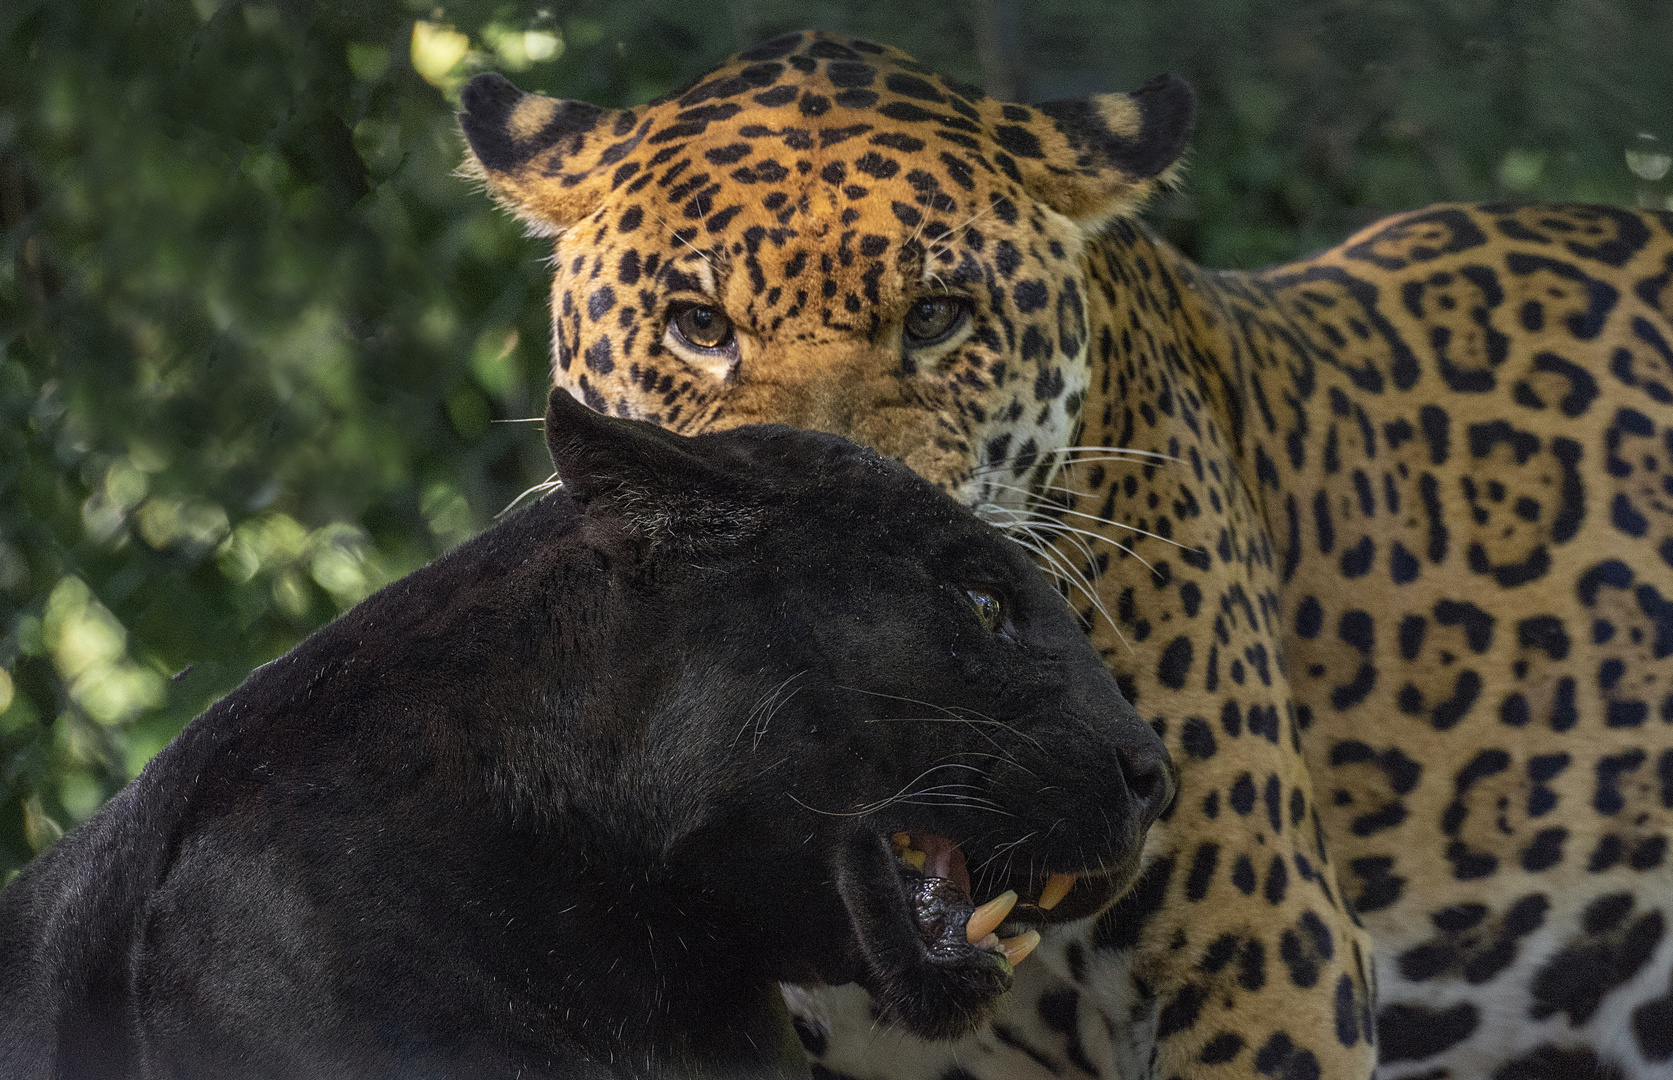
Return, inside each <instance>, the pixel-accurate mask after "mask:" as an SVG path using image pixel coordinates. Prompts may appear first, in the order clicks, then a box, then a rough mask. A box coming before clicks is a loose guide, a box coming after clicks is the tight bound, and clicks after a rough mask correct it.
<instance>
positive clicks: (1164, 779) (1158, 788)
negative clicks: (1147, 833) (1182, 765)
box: [1120, 738, 1179, 825]
mask: <svg viewBox="0 0 1673 1080" xmlns="http://www.w3.org/2000/svg"><path fill="white" fill-rule="evenodd" d="M1120 756H1121V774H1122V776H1123V778H1125V779H1126V781H1127V790H1128V791H1130V792H1132V793H1133V798H1134V799H1135V800H1137V802H1138V804H1139V814H1140V816H1141V817H1142V818H1143V819H1144V823H1145V825H1149V824H1150V823H1151V822H1153V821H1155V820H1156V819H1157V818H1159V817H1161V816H1162V813H1163V812H1164V811H1166V810H1167V808H1168V806H1169V805H1170V804H1171V803H1172V802H1173V799H1174V796H1175V795H1176V794H1178V791H1179V780H1178V774H1179V770H1178V768H1177V767H1176V766H1175V765H1174V763H1173V758H1171V757H1169V756H1168V748H1167V747H1165V746H1163V745H1162V740H1160V739H1156V738H1151V739H1148V740H1145V741H1144V742H1141V743H1140V744H1139V745H1137V746H1125V747H1122V749H1121V751H1120Z"/></svg>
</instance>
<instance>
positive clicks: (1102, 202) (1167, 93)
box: [995, 75, 1197, 229]
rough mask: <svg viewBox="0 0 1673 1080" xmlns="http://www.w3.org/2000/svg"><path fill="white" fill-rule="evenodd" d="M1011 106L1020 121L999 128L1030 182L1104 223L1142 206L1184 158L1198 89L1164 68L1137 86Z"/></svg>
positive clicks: (1065, 211) (1082, 220) (1035, 190)
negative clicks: (1163, 72)
mask: <svg viewBox="0 0 1673 1080" xmlns="http://www.w3.org/2000/svg"><path fill="white" fill-rule="evenodd" d="M1032 111H1038V112H1039V113H1041V114H1043V115H1041V116H1033V115H1031V112H1032ZM1004 114H1005V117H1006V118H1007V119H1012V118H1015V119H1016V120H1018V121H1020V123H1019V124H1017V125H1016V126H1009V127H1006V126H1001V127H999V128H997V129H996V130H995V135H996V137H997V138H998V139H999V142H1000V145H1001V146H1003V147H1004V148H1005V149H1006V150H1007V151H1008V152H1009V153H1010V154H1011V155H1012V156H1013V157H1014V158H1015V161H1016V165H1017V168H1018V170H1019V171H1020V172H1021V174H1022V179H1023V185H1024V186H1025V187H1027V188H1028V190H1029V191H1030V192H1031V193H1032V194H1033V195H1034V196H1035V197H1036V198H1038V199H1040V200H1041V201H1042V202H1044V203H1045V204H1046V205H1048V206H1050V207H1051V208H1052V209H1053V210H1056V211H1057V212H1058V213H1060V214H1062V215H1063V216H1065V217H1067V218H1069V219H1070V220H1072V221H1075V222H1077V223H1079V224H1081V225H1082V226H1085V227H1087V228H1091V229H1096V228H1098V227H1100V226H1102V225H1103V224H1104V223H1105V222H1106V221H1108V220H1109V219H1110V218H1112V217H1116V216H1118V215H1120V214H1123V213H1128V212H1130V211H1131V210H1133V209H1134V208H1136V207H1137V206H1138V204H1139V203H1140V202H1142V201H1143V200H1144V197H1145V196H1146V195H1148V194H1149V193H1150V190H1151V188H1153V187H1154V186H1155V184H1156V181H1157V178H1159V177H1162V176H1163V174H1164V173H1166V172H1167V170H1168V169H1169V168H1171V167H1172V166H1173V165H1174V164H1175V163H1176V162H1177V161H1178V160H1179V157H1180V155H1181V154H1183V153H1184V152H1185V144H1186V143H1187V142H1188V141H1189V140H1190V138H1191V128H1192V126H1193V125H1194V123H1195V121H1196V114H1197V96H1196V94H1195V93H1193V92H1192V90H1191V87H1190V85H1189V84H1187V83H1186V82H1185V81H1184V80H1182V79H1176V78H1174V77H1173V76H1172V75H1158V76H1156V78H1154V79H1151V80H1150V81H1149V82H1147V83H1145V84H1144V85H1143V86H1141V87H1139V88H1138V89H1137V90H1134V91H1133V92H1132V93H1130V94H1094V95H1092V96H1091V97H1084V98H1062V99H1060V100H1057V101H1045V102H1041V103H1040V104H1038V105H1035V106H1033V107H1032V110H1030V109H1029V108H1027V107H1022V106H1016V105H1007V106H1004Z"/></svg>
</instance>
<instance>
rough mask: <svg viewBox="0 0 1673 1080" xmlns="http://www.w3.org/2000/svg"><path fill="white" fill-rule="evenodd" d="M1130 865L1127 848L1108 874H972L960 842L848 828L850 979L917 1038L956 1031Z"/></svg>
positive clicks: (1098, 901)
mask: <svg viewBox="0 0 1673 1080" xmlns="http://www.w3.org/2000/svg"><path fill="white" fill-rule="evenodd" d="M1035 861H1037V860H1031V862H1035ZM1136 865H1137V852H1136V850H1134V851H1132V852H1130V853H1129V854H1128V855H1126V856H1125V857H1123V858H1121V859H1120V865H1119V866H1118V867H1117V868H1116V869H1115V870H1113V871H1112V870H1110V869H1109V868H1108V867H1107V866H1106V865H1100V866H1098V867H1096V868H1095V869H1093V870H1090V871H1080V872H1075V873H1068V872H1061V871H1059V872H1049V871H1039V870H1036V871H1034V872H1024V873H1021V874H1016V875H1009V874H1005V873H1000V872H980V871H979V872H978V873H976V874H975V875H972V874H971V871H970V868H969V866H967V864H966V856H965V853H964V850H963V848H962V847H961V846H960V845H959V844H958V843H957V842H955V841H953V840H951V839H948V838H947V837H946V836H944V835H942V834H939V833H931V832H928V831H919V830H910V829H909V830H898V831H892V832H889V833H886V834H879V833H873V832H857V833H854V834H851V835H850V838H849V841H848V843H847V844H846V845H845V849H844V852H843V854H842V857H841V861H840V872H839V876H838V882H839V886H838V887H839V892H840V893H841V896H842V901H843V904H844V906H845V907H846V908H847V909H848V913H849V917H850V919H851V920H852V922H853V925H854V930H855V938H854V940H855V943H856V944H857V946H858V949H859V952H860V955H861V957H862V959H863V963H862V969H863V974H862V975H861V976H860V981H861V982H862V983H863V984H864V985H865V986H866V988H867V989H868V990H869V991H871V994H872V998H873V1000H874V1001H875V1003H876V1004H877V1007H878V1010H879V1012H880V1013H881V1015H882V1016H883V1018H884V1019H886V1020H888V1021H889V1022H891V1023H894V1024H897V1025H899V1026H902V1027H905V1028H907V1029H909V1030H911V1031H914V1032H916V1033H917V1034H919V1035H921V1036H924V1037H927V1038H949V1037H953V1036H956V1035H959V1034H962V1033H964V1032H966V1031H968V1030H970V1029H971V1028H973V1027H974V1026H975V1024H976V1023H978V1022H979V1021H981V1020H982V1019H984V1018H985V1017H986V1016H988V1015H991V1013H992V1011H993V1010H994V1009H995V1008H996V1007H997V1004H998V1001H999V999H1000V996H1001V995H1002V994H1003V993H1004V992H1005V991H1006V990H1009V989H1010V987H1011V983H1012V978H1013V972H1014V968H1015V966H1016V965H1017V964H1019V963H1021V962H1022V960H1023V959H1024V958H1026V957H1027V956H1028V955H1029V953H1031V952H1032V951H1033V950H1034V948H1035V947H1036V946H1037V945H1038V944H1039V943H1040V930H1041V929H1042V928H1044V927H1046V926H1047V925H1051V924H1056V923H1064V922H1070V921H1074V920H1076V919H1084V918H1088V917H1090V916H1093V915H1097V914H1099V913H1100V912H1102V911H1104V910H1105V909H1107V908H1108V907H1109V906H1110V905H1111V904H1112V903H1114V901H1115V899H1116V898H1117V897H1118V896H1119V895H1120V893H1121V891H1122V890H1123V889H1125V888H1126V887H1127V886H1128V885H1129V884H1130V883H1131V879H1132V876H1133V871H1134V869H1135V868H1136ZM973 879H974V881H975V883H976V884H975V885H974V886H973ZM978 897H979V898H981V900H982V902H980V903H978V902H977V898H978Z"/></svg>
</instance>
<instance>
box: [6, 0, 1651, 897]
mask: <svg viewBox="0 0 1673 1080" xmlns="http://www.w3.org/2000/svg"><path fill="white" fill-rule="evenodd" d="M972 12H973V13H972ZM415 23H422V25H420V26H418V27H417V28H416V34H415ZM805 25H813V26H826V27H830V28H832V29H841V30H848V31H852V32H858V33H863V34H866V35H868V36H871V37H874V38H877V39H879V40H884V41H888V42H891V43H894V44H897V45H900V46H901V47H903V48H906V49H907V50H908V51H910V52H913V53H914V54H915V55H917V56H918V57H919V58H921V59H923V60H925V61H926V62H928V63H931V64H932V65H934V66H936V67H938V68H940V69H941V70H944V71H946V72H948V73H949V74H952V75H957V76H959V77H962V78H965V79H971V80H975V81H979V82H985V83H986V84H987V85H988V86H990V87H991V88H993V89H994V90H995V91H996V92H1005V93H1008V94H1012V95H1014V96H1015V97H1017V98H1018V99H1023V100H1041V99H1045V98H1049V97H1057V96H1065V95H1070V94H1076V93H1082V92H1086V91H1089V90H1095V89H1111V88H1118V87H1130V86H1133V85H1136V84H1137V83H1139V82H1140V81H1142V80H1143V79H1144V78H1146V77H1148V76H1149V75H1151V74H1154V73H1156V72H1158V71H1164V70H1170V71H1173V72H1176V73H1178V74H1181V75H1183V76H1185V77H1187V78H1188V79H1190V80H1191V81H1192V82H1193V83H1194V85H1195V86H1196V87H1197V89H1198V91H1199V92H1200V94H1201V96H1202V111H1201V121H1200V125H1199V134H1198V138H1197V140H1196V149H1195V151H1194V153H1193V156H1192V160H1191V169H1190V171H1189V175H1188V183H1187V185H1186V187H1185V188H1184V189H1183V190H1182V191H1180V192H1177V193H1173V194H1170V195H1168V196H1165V197H1163V198H1162V199H1161V200H1159V201H1158V203H1157V205H1156V206H1155V207H1153V209H1152V214H1151V216H1152V220H1153V221H1155V222H1156V223H1157V224H1158V225H1159V227H1161V228H1162V229H1163V230H1164V232H1165V233H1166V234H1167V235H1168V236H1169V237H1170V238H1171V239H1172V240H1174V242H1175V243H1178V244H1179V245H1181V246H1182V247H1183V248H1185V250H1186V251H1187V252H1188V253H1190V254H1192V255H1193V256H1195V257H1198V258H1200V259H1203V260H1204V261H1206V262H1207V263H1209V264H1210V265H1221V266H1226V265H1245V266H1246V265H1257V264H1260V263H1262V262H1268V261H1274V260H1278V259H1282V258H1285V257H1289V256H1292V255H1295V254H1298V253H1300V252H1303V251H1305V250H1308V249H1312V248H1317V247H1321V246H1324V245H1325V244H1328V243H1331V242H1334V241H1335V240H1337V239H1340V238H1341V237H1343V236H1345V235H1346V234H1347V233H1348V232H1349V231H1351V230H1352V229H1353V228H1355V227H1357V226H1359V225H1361V224H1364V223H1366V222H1367V221H1369V220H1372V219H1373V218H1375V217H1376V216H1379V215H1380V214H1382V213H1384V212H1387V211H1389V210H1392V209H1397V208H1400V207H1405V206H1414V205H1419V204H1422V203H1425V202H1429V201H1434V200H1438V199H1449V198H1489V197H1496V196H1516V197H1539V198H1555V199H1569V198H1576V199H1588V200H1597V201H1606V202H1616V203H1632V202H1635V201H1637V202H1648V203H1653V204H1657V205H1661V204H1664V203H1665V202H1666V200H1668V199H1669V198H1673V186H1670V183H1669V181H1668V179H1667V178H1666V171H1667V166H1666V154H1667V153H1668V151H1667V149H1666V147H1668V146H1669V145H1673V130H1669V129H1668V127H1667V125H1668V124H1669V123H1673V64H1670V63H1668V60H1667V57H1666V56H1665V55H1664V54H1665V52H1666V49H1667V47H1668V43H1669V42H1673V5H1668V4H1666V3H1664V2H1662V0H1636V2H1634V0H1613V2H1610V0H1534V2H1528V0H1427V2H1420V3H1411V2H1394V0H1332V2H1320V0H1306V2H1296V0H1220V2H1217V3H1206V2H1199V3H1174V2H1162V0H1152V2H1147V3H1128V4H1123V5H1120V6H1113V5H1109V4H1106V3H1103V2H1101V0H1034V2H1032V3H1029V4H1026V5H1023V4H1019V3H1017V2H1016V0H987V2H986V3H983V4H979V5H977V6H976V7H975V8H974V9H966V8H964V7H962V6H958V5H943V4H927V3H925V4H908V3H901V2H898V0H896V2H891V3H883V2H878V0H867V2H861V3H852V4H846V5H843V6H841V7H838V6H835V5H832V4H829V3H816V2H810V0H801V2H789V0H755V2H751V0H731V2H729V3H725V4H719V5H693V4H690V3H674V2H672V0H643V2H637V3H624V2H619V0H575V2H573V3H566V4H563V5H554V6H553V7H551V8H540V7H536V6H534V5H521V6H520V5H514V4H502V3H493V2H482V0H459V2H456V3H448V4H447V5H446V7H445V10H444V9H440V8H436V7H434V6H432V0H423V2H418V0H409V2H408V3H406V4H404V5H403V4H402V3H399V2H390V3H384V4H372V3H364V4H334V5H324V4H321V5H318V6H317V7H316V6H312V5H308V4H305V3H302V2H299V0H271V2H258V0H190V2H187V0H174V2H162V0H10V2H9V3H7V4H5V5H0V225H3V228H4V233H3V240H0V243H3V244H4V251H3V252H0V880H3V879H4V875H6V874H7V873H8V872H9V871H11V870H14V869H15V868H16V867H18V866H20V865H21V864H22V863H23V862H24V861H26V860H27V859H29V858H30V857H32V855H33V853H34V852H36V851H38V850H40V849H41V848H43V847H44V846H45V845H46V844H48V843H50V842H51V840H52V839H53V838H55V837H56V836H57V835H58V833H59V832H60V831H61V830H62V829H63V828H68V827H71V826H73V825H74V824H75V823H76V822H78V821H80V820H83V819H85V818H86V817H87V816H88V815H89V814H90V813H92V812H93V811H94V810H95V809H96V808H97V807H98V806H99V805H100V804H101V802H102V801H103V800H104V799H105V798H107V797H109V795H110V794H111V793H112V792H114V791H115V790H116V788H118V787H119V786H120V785H121V784H123V783H124V782H126V781H127V780H128V779H129V778H131V777H133V776H134V775H136V774H137V772H138V770H139V769H140V768H142V767H143V765H144V763H145V761H146V760H147V759H148V758H149V757H150V756H151V755H152V754H153V753H155V752H156V751H157V750H158V749H159V748H160V747H161V746H163V745H164V744H165V743H166V742H167V741H168V739H170V738H171V737H172V736H173V735H174V734H175V733H176V732H178V731H179V729H180V728H181V726H182V725H183V724H184V723H185V722H186V721H187V720H189V719H190V718H191V717H192V716H193V715H195V714H196V713H197V712H199V711H200V710H201V709H202V708H203V707H204V706H205V705H206V704H208V703H209V702H210V701H212V700H214V698H216V697H217V696H219V695H221V694H224V693H225V692H226V691H227V690H229V689H230V688H231V687H233V686H234V685H236V683H237V682H238V681H239V680H240V679H241V678H242V677H243V676H244V675H245V674H246V673H247V672H248V671H249V670H250V668H252V667H253V666H255V665H256V664H259V663H262V662H264V661H266V660H269V659H272V658H273V657H275V656H277V655H279V654H280V653H282V652H284V651H285V650H286V649H288V648H289V647H290V646H292V645H293V644H295V643H296V642H297V641H298V640H300V638H301V637H302V636H304V635H305V634H307V633H308V632H309V631H310V630H312V629H313V628H315V627H316V626H318V625H319V624H320V623H322V622H323V621H325V620H327V619H329V618H331V617H332V616H334V615H335V614H337V613H338V612H340V611H342V610H344V609H346V608H347V607H349V606H351V605H352V604H353V603H355V602H356V601H357V600H359V599H360V598H361V597H363V596H365V595H366V594H367V593H368V592H369V591H370V590H372V589H374V588H376V587H377V586H379V585H381V584H382V583H384V582H386V581H389V580H391V579H393V578H394V577H397V576H399V575H401V574H403V573H405V572H407V571H409V570H411V569H413V568H414V567H416V566H418V565H420V564H422V563H423V562H424V561H426V560H428V559H430V558H432V557H434V556H435V555H436V554H438V553H439V552H441V551H443V550H445V549H447V548H448V547H450V546H451V545H453V544H455V543H457V542H458V541H459V540H460V539H462V538H463V537H465V536H467V535H470V534H471V533H473V532H474V531H476V530H478V529H480V528H481V527H483V526H484V525H486V524H487V523H488V522H489V521H490V520H491V518H492V516H493V515H494V514H495V513H496V512H497V511H499V510H500V509H501V508H502V507H504V506H505V505H506V504H508V503H509V502H511V500H512V499H513V498H514V497H515V496H516V495H517V494H518V493H519V492H520V491H522V490H523V489H524V488H526V487H528V486H529V485H531V484H533V483H537V482H538V481H540V480H541V479H543V478H544V476H545V475H546V473H547V471H548V468H549V466H548V465H547V463H546V461H545V454H544V449H543V446H542V443H541V440H540V436H539V428H538V425H535V424H527V423H516V422H509V421H518V420H522V419H524V418H528V417H533V416H536V415H538V413H539V412H540V410H541V406H542V403H543V399H544V389H545V385H546V363H547V361H546V351H547V348H548V344H549V331H548V329H547V321H546V316H545V313H544V311H543V303H544V295H545V285H546V281H545V279H546V273H545V270H544V267H543V265H542V259H543V257H544V255H545V251H544V250H543V245H542V244H541V243H539V242H536V241H530V240H525V239H523V238H522V237H521V236H520V235H519V232H518V230H517V228H516V226H515V225H514V224H513V223H512V222H511V221H510V220H509V219H507V218H506V217H504V216H503V215H501V214H499V213H497V212H496V211H494V210H493V208H492V207H491V206H490V205H489V203H488V200H487V199H485V198H484V197H483V196H482V195H481V194H480V192H477V191H473V190H471V187H470V185H468V184H467V183H466V182H464V181H462V180H460V179H458V178H457V177H455V176H454V175H453V170H454V169H455V167H456V166H457V164H458V162H459V159H460V142H459V139H458V137H457V134H456V132H455V128H454V126H453V120H452V104H451V101H450V95H451V94H453V93H455V92H456V90H457V87H458V85H459V84H460V82H461V81H462V80H463V79H464V78H465V77H467V76H468V75H469V74H470V73H471V72H473V71H475V70H481V69H484V68H489V67H492V68H498V69H501V70H507V71H509V72H511V73H512V75H513V78H514V79H515V80H516V81H517V82H518V83H519V84H520V85H522V86H524V87H525V88H528V89H534V90H540V91H543V92H546V93H551V94H556V95H558V96H565V97H580V98H585V99H587V100H591V101H595V102H598V103H600V104H605V105H612V106H619V105H627V104H634V103H638V102H641V101H644V100H646V99H648V98H650V97H653V96H656V95H659V94H663V93H666V92H667V91H669V90H670V89H673V88H675V87H676V86H678V85H679V84H681V83H683V82H685V81H687V80H689V79H691V78H693V77H694V76H696V75H698V74H699V73H701V72H702V71H703V70H704V69H705V68H706V67H708V66H709V65H711V64H712V63H714V62H716V61H718V60H719V59H721V58H722V57H723V56H725V55H726V54H727V53H729V52H732V51H734V50H735V49H737V48H740V47H742V46H744V45H746V44H750V43H752V42H754V41H756V40H759V39H761V38H764V37H768V36H771V35H772V34H774V33H777V32H779V31H782V30H787V29H794V28H799V27H802V26H805ZM415 61H416V62H417V64H418V65H419V66H420V67H421V68H422V69H423V72H424V74H423V75H421V74H420V70H419V68H416V67H415ZM425 76H428V78H426V77H425ZM1629 152H1630V153H1629ZM1629 162H1630V168H1629ZM1658 169H1659V170H1660V171H1659V172H1658V171H1657V170H1658ZM502 421H507V422H502Z"/></svg>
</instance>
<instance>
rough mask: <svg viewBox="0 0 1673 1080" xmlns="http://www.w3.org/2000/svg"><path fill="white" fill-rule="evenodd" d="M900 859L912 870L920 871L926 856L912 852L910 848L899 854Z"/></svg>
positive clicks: (919, 852) (918, 852)
mask: <svg viewBox="0 0 1673 1080" xmlns="http://www.w3.org/2000/svg"><path fill="white" fill-rule="evenodd" d="M900 857H901V860H902V861H903V862H905V863H906V865H907V866H910V867H911V868H912V869H914V870H922V869H923V868H924V860H925V859H926V858H927V857H928V856H926V855H925V854H924V853H923V852H921V851H914V850H913V849H912V848H907V849H906V850H905V851H903V852H901V853H900Z"/></svg>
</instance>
